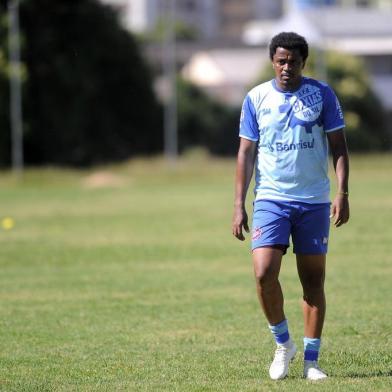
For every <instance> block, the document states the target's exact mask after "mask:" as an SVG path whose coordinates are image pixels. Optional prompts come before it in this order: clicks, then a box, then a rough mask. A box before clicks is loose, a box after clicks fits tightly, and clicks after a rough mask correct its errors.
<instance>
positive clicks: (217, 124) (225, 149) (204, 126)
mask: <svg viewBox="0 0 392 392" xmlns="http://www.w3.org/2000/svg"><path fill="white" fill-rule="evenodd" d="M177 92H178V134H179V135H178V139H179V150H180V152H181V151H184V150H186V149H188V148H190V147H194V146H201V147H206V148H207V149H208V151H209V152H210V153H212V154H217V155H233V154H235V153H236V151H237V149H238V124H239V113H240V109H233V108H229V107H227V106H225V105H223V104H221V103H220V102H218V101H216V100H214V99H213V98H211V97H210V96H208V95H207V94H206V93H205V92H203V91H202V90H201V89H200V88H198V87H196V86H195V85H193V84H191V83H189V82H186V81H184V80H183V79H178V82H177Z"/></svg>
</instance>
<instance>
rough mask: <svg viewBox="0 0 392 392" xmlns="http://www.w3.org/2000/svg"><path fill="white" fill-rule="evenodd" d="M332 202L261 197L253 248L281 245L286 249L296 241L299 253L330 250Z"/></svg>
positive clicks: (256, 209)
mask: <svg viewBox="0 0 392 392" xmlns="http://www.w3.org/2000/svg"><path fill="white" fill-rule="evenodd" d="M329 215H330V203H322V204H310V203H301V202H296V201H287V202H281V201H272V200H257V201H255V202H254V206H253V230H252V250H254V249H256V248H260V247H266V246H279V247H281V248H282V249H283V251H284V253H286V250H287V248H288V247H289V246H290V241H289V238H290V235H291V238H292V241H293V252H294V253H298V254H326V253H327V250H328V236H329V219H330V218H329Z"/></svg>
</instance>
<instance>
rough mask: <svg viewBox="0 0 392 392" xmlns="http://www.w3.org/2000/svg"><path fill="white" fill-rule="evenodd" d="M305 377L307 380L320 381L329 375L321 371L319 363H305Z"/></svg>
mask: <svg viewBox="0 0 392 392" xmlns="http://www.w3.org/2000/svg"><path fill="white" fill-rule="evenodd" d="M304 377H305V378H306V379H307V380H311V381H319V380H324V379H325V378H327V377H328V376H327V374H326V373H325V372H324V371H323V370H321V369H320V367H319V365H318V363H317V361H304Z"/></svg>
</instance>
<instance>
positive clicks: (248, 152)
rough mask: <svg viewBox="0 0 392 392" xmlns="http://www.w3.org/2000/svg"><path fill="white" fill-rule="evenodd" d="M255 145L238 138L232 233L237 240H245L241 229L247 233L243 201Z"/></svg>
mask: <svg viewBox="0 0 392 392" xmlns="http://www.w3.org/2000/svg"><path fill="white" fill-rule="evenodd" d="M256 145H257V143H256V142H254V141H252V140H248V139H245V138H240V147H239V149H238V155H237V168H236V176H235V197H234V214H233V224H232V231H233V235H234V236H235V237H237V238H238V239H239V240H241V241H243V240H244V239H245V237H244V234H243V232H242V229H245V231H246V232H249V227H248V215H247V213H246V209H245V199H246V194H247V192H248V188H249V184H250V181H251V179H252V174H253V168H254V162H255V156H256Z"/></svg>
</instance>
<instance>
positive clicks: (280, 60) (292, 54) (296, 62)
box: [272, 48, 305, 91]
mask: <svg viewBox="0 0 392 392" xmlns="http://www.w3.org/2000/svg"><path fill="white" fill-rule="evenodd" d="M304 65H305V63H304V61H303V60H302V57H301V54H300V52H299V50H297V49H295V50H288V49H285V48H277V49H276V52H275V54H274V56H273V58H272V66H273V68H274V71H275V79H276V83H277V85H278V87H279V88H280V89H281V90H284V91H286V90H287V91H291V90H295V89H296V88H297V87H299V85H300V84H301V78H302V70H303V68H304Z"/></svg>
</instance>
